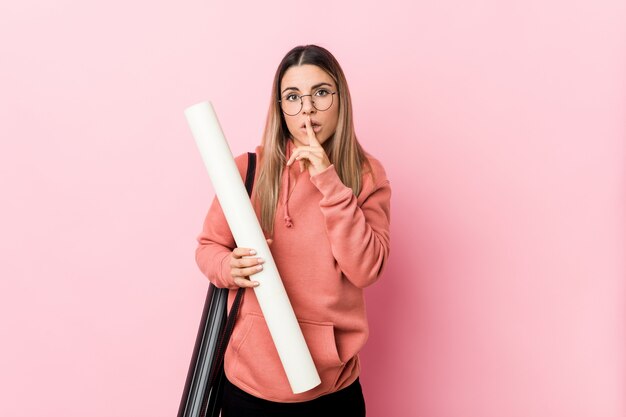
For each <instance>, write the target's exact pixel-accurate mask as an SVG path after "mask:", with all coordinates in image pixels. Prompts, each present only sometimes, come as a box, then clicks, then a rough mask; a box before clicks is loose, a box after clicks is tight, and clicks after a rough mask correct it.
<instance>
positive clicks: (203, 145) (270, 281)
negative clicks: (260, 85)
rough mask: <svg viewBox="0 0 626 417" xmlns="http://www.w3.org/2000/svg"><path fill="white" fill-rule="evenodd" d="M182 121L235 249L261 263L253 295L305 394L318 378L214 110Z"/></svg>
mask: <svg viewBox="0 0 626 417" xmlns="http://www.w3.org/2000/svg"><path fill="white" fill-rule="evenodd" d="M185 116H186V117H187V123H188V124H189V127H190V128H191V132H192V134H193V137H194V139H195V140H196V144H197V145H198V148H199V149H200V154H201V155H202V159H203V160H204V164H205V165H206V168H207V171H208V172H209V177H210V178H211V182H212V183H213V188H215V194H216V196H217V199H218V200H219V202H220V204H221V206H222V209H223V211H224V215H225V216H226V221H227V222H228V226H229V227H230V230H231V232H232V234H233V237H234V238H235V242H237V246H239V247H245V248H254V249H255V250H256V251H257V256H260V257H261V258H263V259H265V264H264V265H263V270H261V271H260V272H258V273H256V274H254V276H253V277H251V279H252V280H253V281H259V282H260V284H261V285H259V286H258V287H256V288H254V292H255V294H256V297H257V299H258V301H259V305H260V307H261V311H262V312H263V316H264V317H265V321H266V323H267V327H268V328H269V331H270V334H271V336H272V339H273V341H274V345H275V346H276V350H277V351H278V356H279V357H280V361H281V362H282V364H283V368H284V369H285V373H286V374H287V379H288V380H289V384H290V385H291V390H292V391H293V393H294V394H298V393H301V392H304V391H308V390H310V389H312V388H314V387H316V386H317V385H319V384H320V382H321V381H320V377H319V375H318V373H317V369H315V364H314V363H313V358H312V357H311V353H310V352H309V348H308V347H307V345H306V341H305V340H304V336H303V335H302V330H301V329H300V326H299V325H298V320H297V319H296V315H295V313H294V312H293V308H292V307H291V303H290V302H289V298H288V297H287V292H286V291H285V287H284V286H283V282H282V280H281V279H280V275H279V274H278V268H276V263H275V262H274V258H272V254H271V252H270V249H269V246H268V245H267V241H266V240H265V236H264V235H263V230H262V229H261V225H260V224H259V221H258V219H257V217H256V214H255V212H254V209H253V208H252V204H251V203H250V198H249V197H248V193H247V192H246V187H245V186H244V184H243V181H242V180H241V175H240V174H239V170H238V169H237V165H236V164H235V160H234V158H233V154H232V152H231V150H230V148H229V146H228V143H227V142H226V139H225V138H224V134H223V132H222V128H221V126H220V124H219V121H218V120H217V116H216V115H215V111H214V110H213V106H212V105H211V103H209V102H202V103H198V104H195V105H193V106H190V107H188V108H187V109H186V110H185Z"/></svg>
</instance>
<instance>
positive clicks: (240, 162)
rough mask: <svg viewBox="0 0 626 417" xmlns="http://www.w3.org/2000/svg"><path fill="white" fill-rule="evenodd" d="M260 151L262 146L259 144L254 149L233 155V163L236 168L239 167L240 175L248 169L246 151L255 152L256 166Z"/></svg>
mask: <svg viewBox="0 0 626 417" xmlns="http://www.w3.org/2000/svg"><path fill="white" fill-rule="evenodd" d="M262 151H263V147H262V146H260V145H259V146H257V147H256V148H255V149H254V151H250V152H244V153H242V154H239V155H237V156H236V157H235V164H236V165H237V168H238V169H239V172H240V173H241V174H242V176H243V175H244V174H245V173H246V170H247V169H248V153H254V154H256V159H257V166H258V162H259V158H260V157H261V155H262Z"/></svg>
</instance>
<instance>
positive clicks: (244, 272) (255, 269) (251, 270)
mask: <svg viewBox="0 0 626 417" xmlns="http://www.w3.org/2000/svg"><path fill="white" fill-rule="evenodd" d="M262 270H263V265H254V266H250V267H247V268H233V269H231V270H230V274H231V275H232V276H233V277H239V278H246V277H249V276H251V275H254V274H257V273H259V272H261V271H262Z"/></svg>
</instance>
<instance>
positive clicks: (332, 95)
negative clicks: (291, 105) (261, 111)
mask: <svg viewBox="0 0 626 417" xmlns="http://www.w3.org/2000/svg"><path fill="white" fill-rule="evenodd" d="M329 93H330V106H328V107H326V108H325V109H324V110H320V109H318V108H317V106H316V105H315V100H314V99H313V94H301V95H298V94H296V97H298V98H299V99H300V110H298V111H297V112H296V113H294V114H289V113H287V112H286V111H285V109H283V105H282V102H283V100H282V99H281V100H278V102H279V103H281V104H280V110H281V111H282V112H283V113H285V114H286V115H287V116H297V115H299V114H300V112H301V111H302V108H303V107H304V100H302V97H311V104H312V105H313V107H315V110H317V111H326V110H328V109H330V108H331V107H332V106H333V103H334V100H335V94H338V92H337V91H329Z"/></svg>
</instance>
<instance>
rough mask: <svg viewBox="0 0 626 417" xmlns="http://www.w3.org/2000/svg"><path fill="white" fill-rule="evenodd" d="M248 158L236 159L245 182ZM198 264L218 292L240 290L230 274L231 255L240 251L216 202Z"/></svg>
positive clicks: (204, 229) (200, 242)
mask: <svg viewBox="0 0 626 417" xmlns="http://www.w3.org/2000/svg"><path fill="white" fill-rule="evenodd" d="M247 161H248V159H247V154H243V155H240V156H238V157H237V158H236V159H235V163H236V164H237V168H239V173H240V174H241V176H242V178H245V171H246V167H247V163H248V162H247ZM197 241H198V246H197V248H196V263H197V264H198V267H199V268H200V271H202V273H203V274H204V275H205V276H206V277H207V278H208V279H209V281H211V282H212V283H213V284H214V285H215V286H216V287H218V288H230V289H236V288H238V287H237V285H236V284H235V281H234V280H233V277H232V275H231V274H230V254H231V252H232V251H233V249H234V248H235V247H236V245H235V239H234V238H233V235H232V233H231V231H230V228H229V227H228V223H227V221H226V217H225V216H224V212H223V211H222V207H221V205H220V203H219V201H218V200H217V198H215V197H214V198H213V202H212V203H211V207H210V208H209V212H208V213H207V215H206V218H205V219H204V224H203V226H202V232H201V233H200V234H199V235H198V237H197Z"/></svg>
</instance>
